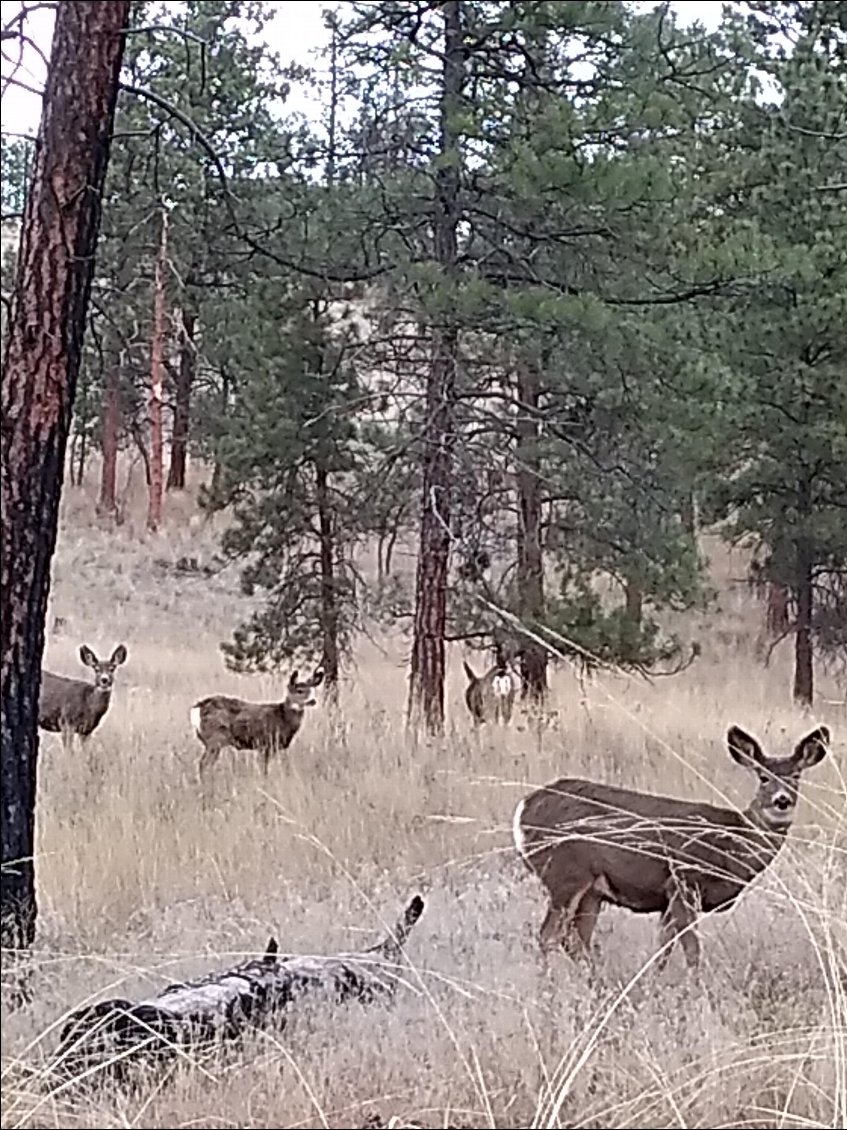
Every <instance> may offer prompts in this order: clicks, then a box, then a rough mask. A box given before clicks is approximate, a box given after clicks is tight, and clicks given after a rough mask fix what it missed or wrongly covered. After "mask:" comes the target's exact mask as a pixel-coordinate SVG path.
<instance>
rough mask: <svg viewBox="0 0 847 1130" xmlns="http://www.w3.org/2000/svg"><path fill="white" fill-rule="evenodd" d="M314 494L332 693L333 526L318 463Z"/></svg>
mask: <svg viewBox="0 0 847 1130" xmlns="http://www.w3.org/2000/svg"><path fill="white" fill-rule="evenodd" d="M315 495H316V503H317V510H318V530H319V538H320V557H321V633H322V635H323V667H324V671H325V672H326V685H327V688H328V690H329V693H330V695H331V696H332V697H337V695H338V675H339V645H338V593H337V591H336V584H335V530H334V523H333V520H332V503H331V502H330V498H329V475H328V473H327V471H326V468H325V467H323V466H321V465H319V466H318V467H316V469H315Z"/></svg>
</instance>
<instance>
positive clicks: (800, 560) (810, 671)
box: [794, 542, 815, 706]
mask: <svg viewBox="0 0 847 1130" xmlns="http://www.w3.org/2000/svg"><path fill="white" fill-rule="evenodd" d="M796 602H797V624H796V635H795V639H794V701H795V702H798V703H800V704H801V705H803V706H811V705H812V703H813V702H814V699H815V671H814V653H813V648H812V616H813V611H814V608H813V603H814V586H813V568H812V555H811V552H810V549H809V546H808V545H807V544H806V543H805V542H800V543H798V545H797V588H796Z"/></svg>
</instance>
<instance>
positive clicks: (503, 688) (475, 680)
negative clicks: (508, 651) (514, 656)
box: [464, 650, 515, 726]
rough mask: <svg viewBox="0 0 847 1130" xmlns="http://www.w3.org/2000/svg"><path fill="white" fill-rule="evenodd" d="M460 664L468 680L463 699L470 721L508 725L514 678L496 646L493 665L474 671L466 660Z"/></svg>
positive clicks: (480, 723)
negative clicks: (484, 670) (478, 671)
mask: <svg viewBox="0 0 847 1130" xmlns="http://www.w3.org/2000/svg"><path fill="white" fill-rule="evenodd" d="M464 668H465V675H466V676H467V680H468V685H467V687H466V688H465V703H466V704H467V708H468V710H469V711H470V713H471V717H472V718H473V720H474V722H475V723H476V724H477V725H478V726H480V725H482V723H483V722H491V721H494V722H500V723H503V724H504V725H508V723H509V722H510V721H511V719H512V711H513V710H514V707H515V682H514V679H513V678H512V673H511V671H510V670H509V665H508V663H507V662H506V660H505V659H504V657H503V654H502V652H500V651H499V650H498V652H497V660H496V662H495V664H494V666H493V667H492V668H491V670H490V671H486V673H485V674H484V675H477V674H476V672H475V671H474V669H473V668H472V667H471V665H470V663H468V662H467V660H465V661H464Z"/></svg>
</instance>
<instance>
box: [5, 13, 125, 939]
mask: <svg viewBox="0 0 847 1130" xmlns="http://www.w3.org/2000/svg"><path fill="white" fill-rule="evenodd" d="M129 11H130V4H129V2H128V0H126V2H124V0H112V2H111V3H109V4H104V3H96V2H94V0H79V2H77V3H74V4H60V5H59V6H58V9H57V12H56V25H55V31H54V35H53V48H52V57H51V62H50V68H49V73H48V78H47V84H46V88H45V92H44V101H43V110H42V119H41V127H40V130H39V135H38V142H37V145H36V159H35V169H34V175H33V183H32V190H31V192H30V194H29V198H28V200H27V205H26V212H25V215H24V222H23V225H22V235H21V246H20V253H19V256H18V266H17V275H16V279H15V291H14V295H13V299H12V311H11V316H10V320H9V334H8V339H7V343H6V350H5V355H4V357H3V381H2V416H3V420H2V541H3V558H2V655H1V656H0V693H1V694H2V704H3V717H2V727H0V729H1V731H2V841H3V867H2V880H0V882H1V883H2V887H1V888H0V889H1V890H2V944H3V946H4V947H10V948H12V949H17V948H20V947H25V946H28V945H29V944H30V943H31V942H32V939H33V936H34V932H35V919H36V909H37V908H36V894H35V871H34V862H33V857H34V850H35V845H34V842H33V835H34V824H35V790H36V766H37V756H38V732H37V718H38V695H39V689H40V684H41V658H42V653H43V650H44V618H45V615H46V611H47V599H48V595H49V587H50V560H51V558H52V556H53V550H54V547H55V542H56V527H57V521H58V511H59V499H60V494H61V486H62V468H63V465H64V458H65V450H66V446H67V440H68V433H69V431H70V423H71V412H72V408H73V401H74V393H75V391H76V381H77V374H78V372H79V365H80V356H81V351H82V339H83V332H84V327H85V318H86V310H87V306H88V299H89V292H90V288H91V276H92V271H93V266H94V250H95V247H96V244H97V234H98V230H99V226H100V208H101V197H102V190H103V183H104V180H105V176H106V167H107V165H108V160H109V145H110V141H111V133H112V122H113V119H114V112H115V102H116V100H117V94H118V77H119V72H120V66H121V59H122V56H123V47H124V37H123V35H122V31H123V29H125V28H126V26H127V21H128V18H129Z"/></svg>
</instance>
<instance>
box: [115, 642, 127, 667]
mask: <svg viewBox="0 0 847 1130" xmlns="http://www.w3.org/2000/svg"><path fill="white" fill-rule="evenodd" d="M112 663H114V665H115V666H116V667H120V665H121V664H122V663H126V648H125V647H124V645H123V644H122V643H119V644H118V646H117V647H116V648H115V650H114V651H113V652H112Z"/></svg>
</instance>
